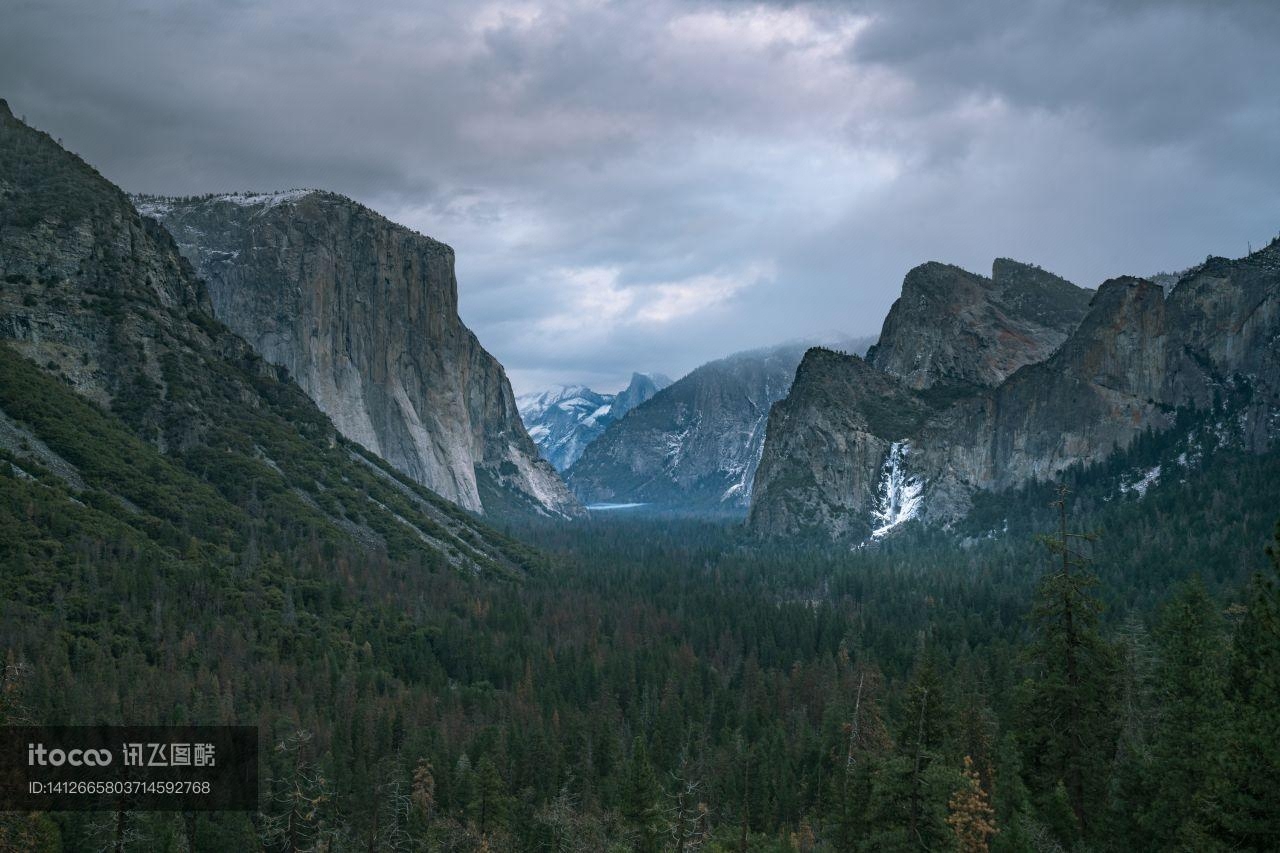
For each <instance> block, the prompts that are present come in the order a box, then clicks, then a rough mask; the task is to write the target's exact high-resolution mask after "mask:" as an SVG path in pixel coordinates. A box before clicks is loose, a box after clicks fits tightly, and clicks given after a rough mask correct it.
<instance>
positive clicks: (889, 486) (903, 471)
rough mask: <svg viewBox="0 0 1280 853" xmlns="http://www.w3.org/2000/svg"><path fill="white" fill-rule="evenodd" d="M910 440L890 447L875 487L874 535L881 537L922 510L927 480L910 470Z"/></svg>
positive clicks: (872, 533)
mask: <svg viewBox="0 0 1280 853" xmlns="http://www.w3.org/2000/svg"><path fill="white" fill-rule="evenodd" d="M910 453H911V443H910V442H908V441H895V442H894V443H893V444H892V445H890V447H889V455H888V456H886V457H885V460H884V465H883V466H881V468H880V484H879V486H878V487H877V489H876V506H875V509H873V510H872V511H871V518H872V523H873V524H874V529H873V530H872V531H871V536H872V538H874V539H879V538H880V537H881V536H884V535H885V534H886V533H888V532H889V531H891V530H893V529H894V528H895V527H897V526H898V525H900V524H902V523H903V522H906V521H910V520H911V519H913V518H915V517H916V516H917V515H918V514H919V512H920V505H921V502H922V500H923V497H924V481H923V480H921V479H920V478H919V477H913V476H912V475H911V474H909V473H907V467H906V459H907V456H908V455H909V454H910Z"/></svg>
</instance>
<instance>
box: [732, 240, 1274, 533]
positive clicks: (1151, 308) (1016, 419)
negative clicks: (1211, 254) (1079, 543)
mask: <svg viewBox="0 0 1280 853" xmlns="http://www.w3.org/2000/svg"><path fill="white" fill-rule="evenodd" d="M949 269H954V270H958V268H949ZM918 270H920V268H917V270H913V271H912V273H909V274H908V277H907V281H910V280H911V279H912V277H913V274H916V273H917V271H918ZM927 272H930V273H933V272H936V271H935V270H928V271H927ZM960 273H963V271H960ZM948 274H949V275H952V276H953V277H955V276H956V274H955V273H948ZM965 275H968V276H972V274H967V273H966V274H965ZM973 278H976V277H973ZM1055 286H1056V285H1055ZM907 290H908V284H907V282H905V281H904V293H906V292H907ZM975 292H976V291H975V290H974V289H973V288H970V290H969V293H970V295H971V296H970V298H975V297H973V296H972V294H973V293H975ZM976 298H977V299H979V300H980V299H981V296H980V295H979V296H978V297H976ZM1068 308H1069V309H1071V310H1070V311H1069V312H1068V313H1067V314H1066V316H1065V322H1069V323H1075V305H1074V301H1072V302H1069V303H1068ZM891 313H892V312H891ZM972 316H973V312H969V315H968V317H969V318H972ZM898 319H899V320H901V317H899V318H898ZM953 319H954V316H953V317H948V318H946V320H944V321H943V322H941V323H938V324H936V325H937V326H945V325H946V322H949V321H951V320H953ZM890 320H891V318H886V328H887V329H888V327H890V326H891V325H892V324H891V322H890ZM929 322H930V317H929V312H928V311H924V312H920V313H918V314H917V315H916V316H915V317H913V318H910V319H909V321H908V322H906V323H902V324H901V326H902V327H901V328H897V329H890V330H889V331H890V332H891V335H890V339H891V340H892V339H893V338H894V337H897V338H899V339H901V340H911V339H912V338H913V337H921V338H927V335H928V333H929V332H928V329H927V328H923V327H924V326H926V325H928V324H929ZM968 331H970V332H972V328H970V329H969V330H968ZM1045 340H1046V341H1048V340H1050V337H1049V336H1046V337H1045ZM1041 349H1043V347H1042V348H1041ZM921 351H922V352H926V353H932V352H936V351H937V350H936V349H931V347H930V346H929V345H928V344H927V343H926V345H925V346H922V347H921ZM1023 351H1024V353H1025V352H1028V351H1029V350H1026V349H1025V348H1024V350H1023ZM944 352H945V354H946V355H948V356H949V355H951V354H952V353H953V352H955V350H954V349H952V350H945V349H944ZM970 354H972V351H971V353H970ZM810 361H811V359H809V358H808V357H806V362H810ZM876 362H879V364H883V365H887V366H888V367H889V368H890V370H884V369H881V367H880V366H878V364H877V363H876ZM992 363H993V362H992V361H991V360H989V359H987V360H984V359H983V358H982V357H980V356H979V357H978V358H975V359H972V360H970V362H968V364H963V363H962V365H961V367H962V370H960V371H954V370H951V366H952V364H951V363H950V362H948V361H947V360H946V359H941V360H938V359H935V360H932V361H928V360H926V366H925V371H926V375H925V376H924V378H923V381H922V379H921V374H920V373H919V372H912V371H910V370H903V369H901V367H900V364H899V363H895V362H894V361H893V360H892V359H884V358H883V357H881V356H880V353H879V352H877V351H873V352H872V353H870V354H869V356H868V359H867V360H866V361H865V362H864V361H862V360H858V361H856V362H854V361H846V362H837V361H833V360H831V359H830V358H822V359H818V360H816V361H812V363H811V369H809V370H804V369H803V368H802V370H801V371H800V372H799V373H798V374H797V382H796V384H795V385H794V386H793V388H792V391H791V393H790V394H789V395H788V398H787V399H786V400H784V401H782V402H780V403H779V405H778V406H777V407H775V412H774V416H773V417H771V424H770V429H769V434H768V435H769V437H768V441H767V442H766V448H765V454H764V459H763V461H762V463H761V466H760V468H759V469H758V472H757V481H756V487H755V489H754V494H755V500H753V503H752V507H751V512H750V521H751V524H752V525H753V526H754V527H755V528H756V529H757V530H758V531H759V532H762V533H765V534H771V535H799V534H804V533H818V534H820V535H825V536H829V537H831V538H835V539H846V540H853V541H859V540H865V539H866V538H867V537H869V536H870V535H871V533H872V532H873V531H874V530H875V529H877V528H876V527H875V523H874V519H875V518H876V514H877V513H880V512H882V511H883V507H881V506H879V505H878V502H881V501H882V493H883V492H884V484H885V483H886V482H887V478H889V477H890V476H891V475H892V477H895V478H897V480H898V481H900V482H901V481H903V480H904V478H906V479H907V480H912V481H919V483H921V491H922V499H921V501H920V502H919V503H918V504H917V505H916V506H915V509H914V512H913V516H912V517H915V515H918V516H919V517H920V518H922V519H924V520H926V521H929V522H936V523H940V524H949V523H951V522H953V521H954V520H956V519H958V518H960V517H962V516H963V515H964V514H965V513H966V512H967V511H968V509H969V507H970V506H971V501H972V497H973V495H974V494H975V493H976V492H978V491H990V490H1000V489H1008V488H1012V487H1016V486H1018V485H1020V484H1022V483H1025V482H1028V481H1043V480H1045V479H1048V478H1052V477H1053V476H1055V475H1056V474H1057V473H1058V472H1061V471H1063V470H1066V469H1067V468H1069V467H1071V466H1073V465H1077V464H1093V463H1097V462H1100V461H1101V460H1102V459H1104V458H1106V457H1107V455H1108V454H1110V453H1111V451H1112V450H1113V448H1116V447H1120V448H1124V447H1126V446H1128V445H1129V444H1130V443H1131V442H1132V441H1133V440H1135V438H1136V437H1137V436H1138V435H1140V434H1142V433H1143V432H1144V431H1147V430H1152V431H1155V432H1161V431H1164V430H1167V429H1169V428H1171V427H1172V426H1173V424H1174V423H1175V414H1176V411H1177V409H1178V408H1179V407H1187V406H1189V407H1193V408H1199V409H1204V408H1207V407H1208V406H1209V405H1211V404H1212V403H1213V402H1214V401H1215V400H1217V399H1223V398H1227V397H1230V398H1233V399H1236V400H1237V403H1238V405H1239V406H1240V407H1241V408H1240V414H1239V417H1240V418H1241V419H1242V423H1243V424H1244V425H1245V426H1246V429H1245V430H1244V433H1243V434H1245V435H1246V436H1247V443H1248V446H1249V447H1250V448H1251V449H1254V450H1262V449H1265V448H1267V447H1269V446H1271V444H1272V443H1273V441H1274V439H1275V436H1276V435H1277V434H1280V240H1277V241H1273V242H1272V243H1271V244H1270V245H1269V246H1268V247H1266V248H1264V249H1262V250H1259V251H1258V252H1255V253H1253V254H1252V255H1250V256H1248V257H1246V258H1243V259H1239V260H1237V261H1227V260H1226V259H1216V258H1210V259H1209V260H1207V261H1206V262H1205V264H1202V265H1200V266H1198V267H1196V268H1193V269H1192V270H1189V271H1188V272H1187V273H1185V274H1184V275H1183V276H1182V277H1181V278H1180V279H1179V282H1178V284H1177V286H1176V287H1175V288H1174V289H1173V291H1172V292H1171V293H1169V294H1167V295H1166V294H1165V292H1164V289H1163V288H1162V287H1160V286H1159V285H1157V284H1154V283H1152V282H1149V281H1146V280H1144V279H1138V278H1134V277H1120V278H1115V279H1109V280H1108V281H1106V282H1104V283H1103V284H1102V285H1101V286H1100V287H1099V288H1098V290H1097V291H1094V292H1092V296H1091V298H1090V300H1089V305H1088V310H1087V313H1085V314H1084V315H1083V317H1081V318H1080V320H1079V322H1078V324H1077V325H1075V327H1074V329H1073V330H1072V332H1071V333H1070V334H1069V335H1068V336H1066V337H1065V338H1063V340H1062V341H1061V342H1060V343H1059V344H1057V346H1056V347H1055V348H1054V349H1053V350H1052V352H1050V353H1049V354H1048V355H1047V356H1046V357H1044V358H1043V359H1041V360H1039V361H1026V362H1025V363H1023V364H1021V365H1020V366H1018V367H1016V368H1015V369H1013V370H1012V371H1011V372H1009V373H1008V374H1007V375H1006V376H1004V377H1003V378H1001V379H999V381H998V382H995V383H990V384H988V383H983V382H980V381H972V380H974V379H980V378H981V377H982V375H983V371H984V370H986V369H987V368H989V367H990V366H991V364H992ZM975 368H976V369H975ZM964 369H968V370H969V372H968V374H967V375H966V374H965V372H964ZM931 370H932V371H934V372H933V373H932V374H929V373H928V371H931ZM948 371H950V372H948ZM957 376H959V377H960V378H961V379H966V378H967V379H968V380H971V381H960V382H955V383H953V384H951V387H947V385H948V384H949V383H948V382H947V381H946V380H949V379H953V378H956V377H957ZM935 380H942V381H935ZM832 389H839V390H838V392H833V391H832ZM876 407H881V408H884V407H888V408H890V409H892V408H894V407H896V408H897V409H898V410H899V412H910V413H911V415H912V417H910V418H907V419H899V420H898V421H897V422H892V421H890V422H885V421H883V420H882V421H880V422H875V421H874V420H873V419H871V418H869V417H868V412H869V411H871V410H873V409H875V408H876ZM895 447H897V448H898V451H897V452H896V454H893V455H894V459H895V460H896V461H895V462H893V464H892V465H890V456H891V451H893V449H894V448H895ZM886 466H887V467H886ZM895 466H896V467H895ZM890 469H892V470H890ZM907 520H909V519H907V518H902V519H900V522H905V521H907Z"/></svg>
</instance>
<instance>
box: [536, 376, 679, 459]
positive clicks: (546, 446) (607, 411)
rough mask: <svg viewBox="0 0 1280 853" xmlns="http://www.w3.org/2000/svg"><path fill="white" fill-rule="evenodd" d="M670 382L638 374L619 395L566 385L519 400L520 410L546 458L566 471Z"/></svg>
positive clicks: (662, 378)
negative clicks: (588, 449) (595, 442)
mask: <svg viewBox="0 0 1280 853" xmlns="http://www.w3.org/2000/svg"><path fill="white" fill-rule="evenodd" d="M670 384H671V380H670V379H669V378H667V377H666V376H664V375H662V374H661V373H639V372H635V373H632V374H631V381H630V382H629V383H628V384H627V387H626V388H623V389H622V390H621V391H619V392H617V393H616V394H601V393H599V392H597V391H593V390H591V389H590V388H588V387H587V386H585V385H560V386H556V387H554V388H548V389H545V390H543V391H538V392H533V393H529V394H522V395H520V396H519V397H517V398H516V407H517V408H518V409H519V410H520V418H521V419H522V420H523V421H524V425H525V428H526V429H527V430H528V431H529V436H530V438H532V439H533V440H534V443H535V444H537V445H538V449H539V450H540V451H541V453H542V457H543V458H544V459H546V460H547V461H548V462H550V463H551V464H552V466H553V467H555V469H556V470H557V471H561V472H563V471H566V470H568V469H569V468H570V467H571V466H572V465H573V463H574V462H577V461H578V459H579V457H581V456H582V452H583V451H584V450H585V449H586V448H587V446H588V445H589V444H591V442H592V441H594V440H595V439H596V438H597V437H598V436H599V435H600V434H601V433H603V432H604V430H605V429H606V428H607V427H608V426H609V424H611V423H613V422H614V421H617V420H620V419H622V418H623V417H625V416H626V415H627V413H628V412H630V411H631V410H632V409H634V408H636V407H637V406H639V405H640V404H642V403H644V402H646V401H648V400H649V399H650V398H652V397H653V396H654V395H655V394H657V393H658V392H659V391H661V390H662V389H663V388H666V387H667V386H668V385H670Z"/></svg>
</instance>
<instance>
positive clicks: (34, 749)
mask: <svg viewBox="0 0 1280 853" xmlns="http://www.w3.org/2000/svg"><path fill="white" fill-rule="evenodd" d="M110 763H111V750H109V749H68V750H61V749H45V746H44V744H42V743H29V744H27V766H28V767H35V766H37V765H38V766H40V767H61V766H62V765H64V764H65V765H67V766H68V767H106V766H107V765H108V764H110Z"/></svg>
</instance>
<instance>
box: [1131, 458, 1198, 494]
mask: <svg viewBox="0 0 1280 853" xmlns="http://www.w3.org/2000/svg"><path fill="white" fill-rule="evenodd" d="M1185 458H1186V454H1183V455H1182V456H1181V457H1179V462H1180V463H1181V462H1182V460H1183V459H1185ZM1161 467H1162V466H1160V465H1157V466H1156V467H1154V468H1152V469H1151V470H1150V471H1147V472H1146V473H1145V474H1143V475H1142V476H1141V477H1140V478H1138V479H1137V480H1136V481H1134V482H1132V483H1124V482H1122V483H1121V484H1120V492H1121V494H1128V493H1129V492H1137V493H1138V497H1143V496H1145V495H1146V493H1147V489H1149V488H1151V487H1152V486H1153V485H1155V483H1156V482H1157V481H1158V480H1159V479H1160V469H1161Z"/></svg>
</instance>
